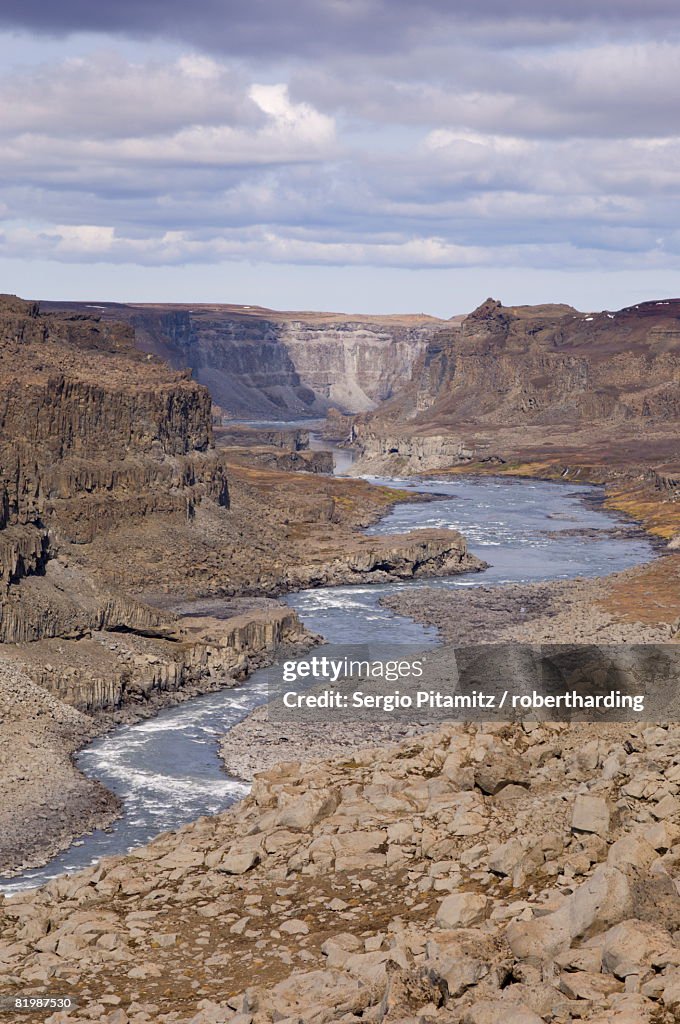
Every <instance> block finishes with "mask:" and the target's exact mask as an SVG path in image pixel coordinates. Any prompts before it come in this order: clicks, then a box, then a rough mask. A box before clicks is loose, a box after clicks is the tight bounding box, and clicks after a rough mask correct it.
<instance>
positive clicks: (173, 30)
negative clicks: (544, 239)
mask: <svg viewBox="0 0 680 1024" xmlns="http://www.w3.org/2000/svg"><path fill="white" fill-rule="evenodd" d="M677 18H678V11H677V4H676V3H675V0H647V2H645V3H642V2H641V0H599V2H598V3H597V4H593V3H592V2H591V0H569V2H567V0H555V2H552V3H550V5H548V6H546V4H545V0H485V3H484V4H480V3H479V2H477V0H420V2H419V3H418V4H414V3H413V2H412V0H289V2H288V3H285V4H284V3H281V2H280V0H194V2H193V3H191V4H187V3H185V2H184V0H117V2H116V3H99V4H97V3H91V2H90V0H60V2H59V3H48V2H46V0H3V4H2V9H1V10H0V27H4V28H10V29H23V30H26V31H29V32H31V33H48V34H49V33H53V34H62V35H66V34H69V33H74V32H83V31H88V32H99V33H107V34H109V33H119V34H122V35H128V36H133V37H142V38H169V39H175V40H177V39H179V40H181V41H182V42H183V43H186V42H189V43H191V44H193V45H196V46H198V47H201V48H203V49H206V50H208V51H210V52H213V53H224V54H237V55H239V56H242V55H244V54H250V55H256V56H258V55H259V56H262V55H269V56H271V55H276V54H279V55H289V56H290V55H304V56H306V57H309V56H314V55H315V54H319V53H321V52H323V53H329V52H335V53H342V52H347V50H348V48H350V49H351V51H352V52H362V53H369V52H384V51H388V50H394V49H402V50H403V49H404V47H408V46H410V45H412V44H413V41H414V40H415V39H419V38H422V37H423V36H424V35H426V34H428V33H432V32H435V33H438V34H442V33H446V34H455V33H458V34H460V33H461V32H467V33H471V32H472V33H474V32H481V33H486V34H487V35H488V34H493V35H494V36H495V37H505V38H506V39H507V38H508V37H510V38H512V37H513V36H518V37H519V38H521V40H523V41H524V43H526V42H531V41H542V42H546V41H548V40H550V39H553V40H554V39H555V36H556V33H558V31H559V26H564V25H567V26H571V27H572V28H573V29H576V30H577V31H578V32H583V31H589V30H590V29H591V27H592V25H593V24H595V25H598V24H599V25H604V26H606V27H607V29H608V30H609V31H617V29H618V28H619V27H620V26H625V25H630V24H632V25H638V26H639V25H642V26H647V25H649V23H650V22H651V23H655V22H658V21H660V22H662V23H664V24H665V25H666V26H667V27H668V26H673V25H676V24H677Z"/></svg>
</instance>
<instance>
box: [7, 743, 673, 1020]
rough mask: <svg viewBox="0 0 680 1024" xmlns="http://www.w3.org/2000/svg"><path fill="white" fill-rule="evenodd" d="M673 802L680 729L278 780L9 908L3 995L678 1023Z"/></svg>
mask: <svg viewBox="0 0 680 1024" xmlns="http://www.w3.org/2000/svg"><path fill="white" fill-rule="evenodd" d="M679 791H680V729H679V728H678V727H675V726H673V727H668V728H664V727H659V726H640V727H638V726H625V727H622V726H588V725H582V726H572V727H567V726H563V725H555V724H549V723H543V724H531V723H525V724H524V725H513V726H507V725H506V726H489V725H487V726H482V725H468V726H462V725H458V726H457V725H445V726H442V727H441V728H439V729H438V730H435V731H433V732H430V733H428V734H426V735H424V736H418V737H413V738H410V739H408V740H406V741H405V742H403V743H402V744H401V745H399V746H398V747H396V748H394V747H392V748H385V747H381V748H377V749H373V750H367V751H364V752H362V753H358V752H356V751H351V752H347V753H346V754H345V756H344V757H342V758H336V759H334V760H331V761H313V762H311V763H308V764H306V765H302V766H301V765H300V764H299V763H296V762H287V763H284V764H280V765H278V766H277V767H276V768H274V769H272V770H271V771H268V772H264V773H262V774H261V775H259V776H258V778H257V779H256V781H255V785H254V787H253V790H252V793H251V795H250V796H249V797H248V798H247V799H246V800H244V801H243V802H242V803H240V804H239V805H236V806H235V807H234V808H232V809H231V810H230V811H229V812H227V813H225V814H223V815H220V816H218V817H216V818H211V819H201V820H199V821H197V822H195V823H194V824H192V825H190V826H187V827H186V828H184V829H182V830H181V831H180V832H178V833H176V834H168V835H164V836H161V837H159V838H158V839H157V840H155V841H154V842H153V843H151V844H150V845H149V846H147V847H144V848H141V849H140V850H138V851H136V852H135V853H134V854H132V855H129V856H127V857H115V858H109V859H107V860H105V861H104V862H102V863H101V864H100V865H98V866H96V867H93V868H90V869H88V870H86V871H84V872H80V873H78V874H77V875H74V876H72V877H70V878H61V879H58V880H55V881H54V882H51V883H50V884H49V885H48V886H46V887H45V888H44V889H42V890H40V891H38V892H35V893H32V894H21V895H19V896H16V897H13V898H12V899H9V900H5V901H4V902H3V903H2V905H1V906H0V925H1V934H2V940H1V941H0V964H1V965H2V978H3V980H2V993H3V995H5V996H12V995H15V994H22V995H26V994H30V993H35V992H40V993H44V992H51V993H53V994H57V993H58V994H62V995H63V994H70V995H71V996H72V997H74V998H75V999H76V1000H77V1001H78V1008H77V1009H75V1010H74V1011H72V1012H70V1013H55V1014H53V1015H51V1016H48V1017H47V1018H46V1019H47V1020H49V1021H50V1024H58V1022H66V1021H70V1020H74V1021H75V1020H78V1021H80V1020H83V1021H84V1020H96V1021H106V1022H108V1024H127V1022H129V1021H131V1022H133V1024H146V1022H150V1021H161V1022H165V1021H167V1022H171V1021H172V1022H175V1021H177V1022H180V1021H181V1022H188V1021H192V1022H194V1024H219V1022H227V1021H229V1022H232V1024H270V1022H274V1021H278V1022H283V1021H285V1022H291V1024H292V1022H297V1024H299V1022H305V1024H306V1022H310V1024H311V1022H315V1024H321V1022H326V1021H328V1022H330V1021H343V1022H346V1024H350V1022H352V1021H357V1022H358V1021H385V1022H387V1021H389V1022H397V1021H399V1022H401V1024H407V1022H408V1024H415V1022H422V1024H425V1022H430V1024H435V1022H441V1024H506V1022H510V1024H540V1022H541V1021H543V1022H546V1024H548V1022H552V1021H555V1022H560V1024H563V1022H564V1024H566V1022H568V1021H576V1020H588V1021H591V1022H597V1024H641V1022H647V1024H671V1022H673V1021H676V1020H677V1019H678V1012H680V896H678V887H677V877H678V871H677V863H678V857H679V856H680V799H679V798H678V793H679ZM6 1019H8V1020H16V1021H19V1020H26V1019H30V1018H27V1017H26V1016H24V1015H23V1014H22V1015H19V1014H16V1015H12V1014H11V1013H10V1014H8V1015H7V1017H6ZM43 1019H45V1018H44V1017H43Z"/></svg>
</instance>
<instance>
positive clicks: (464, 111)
mask: <svg viewBox="0 0 680 1024" xmlns="http://www.w3.org/2000/svg"><path fill="white" fill-rule="evenodd" d="M592 6H595V7H596V8H597V10H596V11H594V12H593V10H591V7H592ZM481 8H483V11H482V12H481V13H480V9H481ZM41 10H42V13H43V14H44V16H45V17H44V20H43V21H42V22H41V26H40V29H39V31H40V32H42V31H43V30H45V31H46V30H48V29H49V30H50V31H53V32H58V33H63V34H65V33H67V32H69V31H70V30H71V29H73V30H75V29H83V28H86V27H89V28H90V29H96V30H97V31H99V32H100V33H104V32H107V33H109V34H108V36H107V38H103V37H102V38H99V39H98V40H95V41H93V40H92V39H91V38H89V39H87V40H82V39H81V40H80V42H78V41H77V40H76V42H74V43H73V47H74V51H73V52H72V51H71V50H69V51H68V54H69V55H67V56H66V55H65V56H63V57H62V59H60V60H58V61H54V59H53V58H52V59H51V60H46V61H44V62H42V63H40V62H38V63H36V62H35V60H32V61H31V62H30V63H29V64H26V65H25V66H23V67H22V66H21V65H20V66H19V67H18V68H17V69H16V70H15V71H14V72H13V73H12V74H5V75H4V76H2V77H0V143H1V144H2V151H3V160H2V165H1V166H0V218H1V220H2V223H1V225H0V227H1V228H2V232H3V233H2V237H1V238H0V252H4V253H5V254H6V255H7V256H11V255H12V254H14V256H15V258H17V259H24V258H25V259H37V258H40V257H45V258H47V257H49V258H51V259H55V260H61V261H63V262H67V263H76V262H81V263H87V262H93V261H101V262H109V263H112V264H122V263H134V264H136V265H141V266H159V267H168V266H180V265H187V266H189V265H191V264H196V265H205V264H206V263H220V262H228V261H232V262H233V261H254V262H258V263H260V262H262V261H269V262H270V263H272V264H276V265H282V264H285V263H290V264H295V265H308V266H309V265H319V266H343V265H345V266H350V267H363V266H370V265H374V266H379V267H399V268H407V267H414V268H437V267H439V268H448V267H452V268H469V267H489V268H492V267H494V266H518V267H523V268H531V267H536V268H542V267H560V266H562V267H564V268H591V267H592V268H603V267H607V266H609V267H612V268H617V267H618V268H624V269H626V268H630V267H633V266H636V265H639V266H640V267H647V268H654V267H662V266H667V267H674V266H676V265H677V263H678V253H679V250H680V244H679V241H678V237H679V236H678V232H676V231H675V230H674V229H673V224H674V223H676V222H677V220H678V217H679V215H680V182H678V178H677V166H678V161H679V160H680V107H678V106H677V105H676V104H675V103H674V101H673V97H674V96H675V95H677V93H678V91H679V90H680V39H678V38H677V37H676V35H674V32H675V28H677V25H676V24H675V21H674V20H673V19H674V18H675V5H670V4H666V3H662V2H658V3H656V5H654V3H652V5H651V6H650V5H645V7H644V8H643V7H642V6H641V5H640V4H634V3H632V2H624V0H617V2H614V0H612V2H610V3H601V4H598V5H590V4H588V5H586V4H585V3H580V2H577V3H575V4H571V5H567V4H566V3H565V4H562V3H557V4H553V5H550V20H549V21H546V18H545V13H544V12H545V5H544V4H543V3H538V0H536V2H533V0H517V2H516V3H514V4H513V5H512V9H510V5H509V4H505V3H502V2H501V0H490V2H489V3H487V4H485V5H479V4H473V3H472V2H471V0H470V2H467V0H466V2H461V3H457V4H454V5H453V6H452V5H451V4H450V3H449V2H448V0H447V2H444V0H441V2H440V0H424V3H423V4H422V5H417V6H414V5H412V4H408V5H407V4H406V3H405V2H403V0H394V3H392V4H390V7H389V8H387V7H386V6H385V4H384V3H383V0H333V2H326V3H319V2H318V0H315V2H314V3H311V0H310V2H309V3H307V2H306V0H305V2H299V3H295V4H287V5H282V4H277V5H274V4H272V3H270V2H269V0H267V2H265V0H251V2H250V3H249V4H247V5H246V4H245V3H241V2H230V3H224V2H219V3H218V2H217V0H214V2H213V3H207V2H205V0H198V2H197V3H195V4H194V5H192V6H190V7H188V6H186V5H184V4H183V5H182V6H181V9H180V7H179V6H176V5H175V2H174V0H167V2H166V3H163V4H160V3H158V4H156V3H149V2H147V3H144V2H142V3H139V2H137V3H135V4H132V3H126V2H122V3H119V4H117V5H95V4H88V5H87V7H86V6H85V5H84V4H83V5H82V6H79V4H77V3H75V2H74V0H66V2H64V3H61V4H58V5H52V6H50V7H49V8H48V6H47V5H46V4H45V5H44V10H43V7H42V5H38V4H36V3H31V2H30V0H28V2H24V3H22V4H21V6H20V5H19V4H16V5H15V6H12V0H10V2H9V3H8V2H7V0H5V3H4V4H3V10H2V11H1V12H0V24H2V23H3V19H4V23H5V24H9V23H10V22H11V24H13V25H15V26H18V25H23V26H24V27H30V26H31V24H32V19H33V18H37V16H38V13H39V11H41ZM605 14H608V15H610V16H611V17H610V19H609V21H607V20H606V19H605V17H604V16H605ZM505 15H507V18H506V20H505V22H503V17H504V16H505ZM612 19H614V20H613V21H612ZM502 22H503V23H502ZM669 27H670V29H669ZM256 30H257V31H256ZM36 31H37V29H36ZM116 33H120V34H128V35H136V36H139V37H145V38H146V39H147V43H146V44H145V47H144V54H145V55H144V56H143V57H142V58H140V57H139V56H137V57H136V58H135V59H133V58H132V57H131V56H130V52H131V51H130V50H127V51H126V50H125V47H124V46H123V45H122V44H120V42H119V40H118V38H117V36H116ZM173 34H174V35H178V34H182V36H183V40H184V42H183V44H182V46H181V47H179V48H176V47H168V46H167V45H165V44H163V46H158V45H157V44H156V43H155V42H153V41H152V40H153V39H155V37H161V36H165V37H168V38H169V37H170V36H171V35H173ZM546 40H547V42H546ZM69 45H70V44H69ZM368 50H371V51H372V52H371V53H370V55H368V56H367V51H368ZM133 51H134V53H135V54H137V55H138V54H139V53H140V52H142V51H140V49H139V48H138V47H135V48H133ZM52 52H53V51H52V50H51V51H50V53H52ZM19 53H20V51H19ZM126 53H127V55H125V54H126ZM231 54H236V55H237V56H231ZM291 54H296V55H297V56H295V57H294V58H293V57H291V56H290V55H291ZM284 58H285V59H284Z"/></svg>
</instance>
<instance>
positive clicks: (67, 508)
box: [0, 296, 229, 641]
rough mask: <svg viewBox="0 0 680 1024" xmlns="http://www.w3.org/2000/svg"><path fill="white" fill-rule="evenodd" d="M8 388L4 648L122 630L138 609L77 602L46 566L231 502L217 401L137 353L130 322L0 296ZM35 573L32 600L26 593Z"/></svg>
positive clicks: (0, 399)
mask: <svg viewBox="0 0 680 1024" xmlns="http://www.w3.org/2000/svg"><path fill="white" fill-rule="evenodd" d="M0 382H1V386H0V639H1V640H3V641H23V640H29V639H30V640H35V639H39V638H40V637H42V636H46V635H47V636H49V635H58V634H59V633H60V632H62V631H64V630H68V629H69V628H79V629H82V628H85V627H86V625H87V624H88V623H89V624H90V625H91V626H93V627H94V628H100V627H101V626H102V625H108V624H111V625H113V626H114V628H115V626H116V625H117V624H125V623H126V621H128V619H127V618H126V616H128V617H129V615H130V614H133V617H134V613H133V612H131V609H132V607H133V605H132V603H131V602H128V603H127V605H126V604H125V603H123V604H120V603H119V604H118V606H117V611H112V609H115V608H116V602H113V604H112V603H111V601H110V600H109V599H108V598H106V597H102V599H101V600H97V599H96V598H94V597H92V595H91V594H88V593H87V587H86V585H85V584H84V583H83V582H82V581H81V585H80V586H77V587H75V589H76V591H78V592H79V596H78V598H77V599H74V598H73V597H72V594H71V593H70V590H71V588H69V587H66V588H65V589H64V588H62V594H61V597H58V595H57V592H58V591H59V589H60V588H59V586H58V583H57V582H56V581H55V580H53V579H52V576H53V574H52V573H48V571H47V570H48V563H49V562H50V560H51V559H53V558H54V556H55V555H56V553H57V552H58V551H59V549H60V547H61V546H62V545H64V544H87V543H90V542H92V541H93V540H94V539H95V538H96V537H97V536H100V535H101V534H103V533H106V532H107V531H109V530H111V529H113V528H115V527H117V526H120V525H121V524H122V523H125V524H130V523H135V522H141V521H144V520H146V519H147V518H148V517H151V516H158V515H160V516H163V517H168V516H169V517H171V518H175V519H178V520H180V521H185V520H186V519H187V518H189V519H190V518H191V517H192V516H193V515H194V513H195V509H196V507H197V505H198V504H200V502H201V501H203V499H210V500H211V501H213V502H214V503H216V504H217V505H218V506H221V507H226V506H228V504H229V494H228V487H227V480H226V473H225V470H224V466H223V465H222V460H221V456H220V455H219V453H216V452H215V451H214V450H212V449H211V445H212V432H211V431H212V428H211V402H210V395H209V394H208V392H207V391H206V390H205V388H203V387H201V386H200V385H198V384H196V383H195V382H194V381H192V380H190V379H188V378H187V377H186V375H183V374H180V373H177V372H175V371H173V370H170V369H169V367H167V366H166V365H164V364H163V363H161V362H160V361H159V360H158V359H156V358H155V357H153V356H151V355H143V354H142V353H140V352H138V351H137V350H136V349H135V347H134V337H133V334H132V331H131V330H130V329H129V328H128V327H126V326H125V325H124V324H119V323H114V322H111V323H107V322H102V321H99V320H97V319H95V318H92V317H85V316H82V315H79V314H77V313H76V314H74V313H71V314H49V313H48V314H43V313H41V312H40V311H39V309H38V307H37V306H36V305H35V304H32V303H27V302H22V301H21V300H19V299H16V298H14V297H12V296H5V297H2V298H0ZM35 576H38V577H40V578H41V581H42V585H41V587H40V588H39V589H38V590H37V591H36V590H35V587H32V586H31V585H30V584H27V586H25V587H23V588H22V586H21V583H22V581H23V580H28V579H29V578H30V577H35ZM71 583H74V581H73V580H72V581H71ZM107 608H108V611H107V610H106V609H107Z"/></svg>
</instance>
